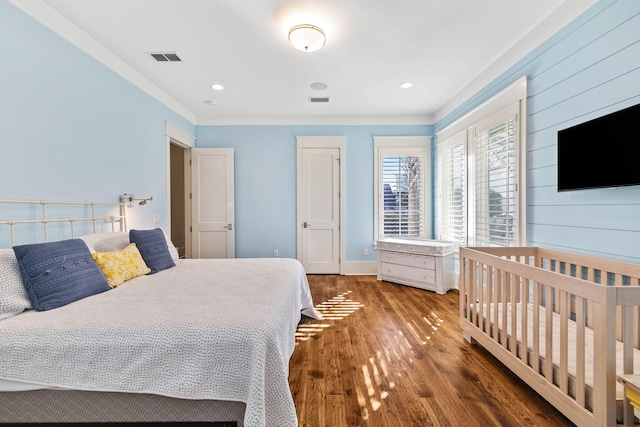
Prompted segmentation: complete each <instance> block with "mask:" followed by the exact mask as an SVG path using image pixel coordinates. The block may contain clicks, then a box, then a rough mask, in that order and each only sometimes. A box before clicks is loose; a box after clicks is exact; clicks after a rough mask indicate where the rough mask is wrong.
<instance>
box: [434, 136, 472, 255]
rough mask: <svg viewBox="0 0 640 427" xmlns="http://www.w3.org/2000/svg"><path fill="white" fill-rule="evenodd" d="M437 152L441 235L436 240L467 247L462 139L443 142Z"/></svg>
mask: <svg viewBox="0 0 640 427" xmlns="http://www.w3.org/2000/svg"><path fill="white" fill-rule="evenodd" d="M443 145H444V146H445V148H443V149H442V150H441V151H440V161H441V163H440V168H441V171H440V173H441V180H442V181H441V195H442V197H441V203H442V204H441V216H442V218H441V232H440V238H441V239H442V240H448V241H452V242H456V243H458V244H459V245H466V244H467V162H466V157H467V154H466V149H465V145H466V143H465V140H464V139H462V140H460V139H458V140H454V141H452V143H444V144H443Z"/></svg>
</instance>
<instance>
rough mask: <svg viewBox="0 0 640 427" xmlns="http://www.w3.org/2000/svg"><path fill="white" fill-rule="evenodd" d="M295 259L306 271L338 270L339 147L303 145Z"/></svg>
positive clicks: (336, 271) (336, 272)
mask: <svg viewBox="0 0 640 427" xmlns="http://www.w3.org/2000/svg"><path fill="white" fill-rule="evenodd" d="M298 167H299V168H300V169H301V170H299V172H301V176H300V179H299V183H298V185H301V186H302V188H301V190H302V191H299V192H298V194H299V197H300V198H299V200H298V203H301V206H299V212H300V213H301V216H300V217H299V220H300V221H299V224H298V226H299V227H300V229H299V230H300V233H299V234H298V236H299V237H298V238H299V240H300V241H299V248H300V249H301V252H302V253H298V259H299V260H300V261H301V262H302V265H303V266H304V268H305V270H306V272H307V273H309V274H338V273H340V149H338V148H303V149H302V151H301V159H299V164H298Z"/></svg>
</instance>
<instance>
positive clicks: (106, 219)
mask: <svg viewBox="0 0 640 427" xmlns="http://www.w3.org/2000/svg"><path fill="white" fill-rule="evenodd" d="M7 205H24V206H29V205H41V206H42V211H41V213H40V214H39V215H38V214H36V215H37V216H38V217H37V218H31V219H0V227H1V226H4V225H6V226H8V227H9V229H10V233H11V246H13V245H15V227H16V225H19V224H34V227H35V226H36V224H42V226H43V231H44V241H45V242H47V241H49V230H48V228H47V226H48V224H50V223H69V225H70V230H71V238H75V237H76V235H75V234H76V231H75V229H74V224H75V223H77V222H84V223H86V222H89V221H90V222H91V223H92V227H91V228H92V229H93V232H94V233H96V232H97V225H98V224H97V223H100V225H102V226H104V225H105V224H106V225H107V227H108V225H109V224H110V225H111V231H113V232H115V231H128V230H129V229H128V228H127V204H126V203H123V202H52V201H47V200H1V199H0V215H2V216H4V213H3V206H7ZM50 205H52V206H53V205H56V206H68V207H69V209H70V210H71V209H73V207H78V206H81V207H90V208H91V209H90V211H91V214H90V215H89V216H79V217H63V216H60V217H58V216H56V215H47V206H50ZM96 206H99V207H105V208H109V207H111V208H113V209H112V210H113V211H116V209H117V211H118V214H117V215H99V216H96ZM2 234H4V233H2Z"/></svg>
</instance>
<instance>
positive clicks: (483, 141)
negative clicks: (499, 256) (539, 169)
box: [473, 108, 518, 246]
mask: <svg viewBox="0 0 640 427" xmlns="http://www.w3.org/2000/svg"><path fill="white" fill-rule="evenodd" d="M516 122H517V114H516V111H515V109H514V108H511V109H509V110H507V111H505V112H504V113H502V114H500V115H499V116H498V117H494V118H492V119H489V120H488V121H486V122H484V123H482V124H480V125H479V126H477V127H475V128H474V135H475V137H474V140H473V150H474V154H475V156H474V157H475V174H474V178H475V179H474V180H475V188H474V196H475V224H474V226H475V236H474V242H473V244H474V245H476V246H516V245H517V244H518V242H517V240H516V239H517V237H518V232H517V231H518V210H517V202H518V201H517V198H516V193H517V191H516V190H517V187H516V184H517V181H516V166H517V164H516V156H517V150H516V144H515V141H516V136H517V128H516Z"/></svg>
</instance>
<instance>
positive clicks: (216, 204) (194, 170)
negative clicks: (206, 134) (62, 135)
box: [191, 148, 235, 258]
mask: <svg viewBox="0 0 640 427" xmlns="http://www.w3.org/2000/svg"><path fill="white" fill-rule="evenodd" d="M233 192H234V181H233V149H232V148H192V149H191V197H192V199H191V227H192V228H191V242H192V250H191V256H192V258H235V227H234V194H233Z"/></svg>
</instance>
